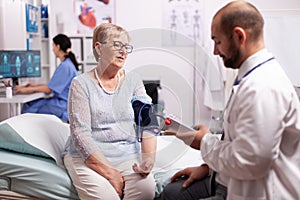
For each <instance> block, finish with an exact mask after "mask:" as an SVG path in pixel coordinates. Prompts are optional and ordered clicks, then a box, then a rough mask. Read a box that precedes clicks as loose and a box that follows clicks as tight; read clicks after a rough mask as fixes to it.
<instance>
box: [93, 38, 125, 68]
mask: <svg viewBox="0 0 300 200" xmlns="http://www.w3.org/2000/svg"><path fill="white" fill-rule="evenodd" d="M98 46H99V50H100V52H99V53H100V57H101V61H100V62H101V63H102V64H104V66H114V67H117V68H122V67H123V65H124V63H125V60H126V58H127V56H128V52H129V53H130V50H131V46H130V45H129V44H128V37H127V36H126V35H125V34H121V35H120V36H118V37H114V38H109V39H108V40H106V41H104V42H103V43H102V44H100V43H99V44H98Z"/></svg>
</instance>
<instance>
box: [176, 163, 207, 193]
mask: <svg viewBox="0 0 300 200" xmlns="http://www.w3.org/2000/svg"><path fill="white" fill-rule="evenodd" d="M208 174H209V168H208V166H207V165H206V164H204V165H201V166H197V167H188V168H185V169H183V170H181V171H179V172H177V173H176V174H174V175H173V176H172V178H171V182H174V181H175V180H176V179H177V178H180V177H183V176H187V177H188V179H187V180H186V181H185V182H184V183H183V184H182V187H183V188H187V187H188V186H190V185H191V184H192V183H193V182H195V181H198V180H201V179H202V178H204V177H206V176H208Z"/></svg>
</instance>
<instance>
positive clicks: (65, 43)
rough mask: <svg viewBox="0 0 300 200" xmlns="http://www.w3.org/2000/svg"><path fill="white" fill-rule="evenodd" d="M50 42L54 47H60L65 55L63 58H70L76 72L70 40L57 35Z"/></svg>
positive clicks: (76, 63) (64, 36)
mask: <svg viewBox="0 0 300 200" xmlns="http://www.w3.org/2000/svg"><path fill="white" fill-rule="evenodd" d="M52 41H53V43H54V44H55V45H59V46H60V49H61V50H62V51H63V52H65V53H66V55H65V58H70V60H71V61H72V63H73V64H74V66H75V68H76V70H77V71H78V70H79V68H78V62H77V60H76V57H75V55H74V53H73V52H72V51H71V47H72V44H71V40H70V38H69V37H68V36H66V35H64V34H57V35H56V36H55V37H54V38H53V39H52Z"/></svg>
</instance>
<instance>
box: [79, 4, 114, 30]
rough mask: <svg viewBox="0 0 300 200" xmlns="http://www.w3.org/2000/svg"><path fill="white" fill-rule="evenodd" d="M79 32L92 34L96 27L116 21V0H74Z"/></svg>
mask: <svg viewBox="0 0 300 200" xmlns="http://www.w3.org/2000/svg"><path fill="white" fill-rule="evenodd" d="M73 10H74V14H75V15H74V16H75V20H76V25H77V33H78V34H84V35H92V33H93V30H94V28H95V27H96V26H97V25H99V24H101V23H104V22H109V23H114V21H115V0H73Z"/></svg>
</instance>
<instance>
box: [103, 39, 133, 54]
mask: <svg viewBox="0 0 300 200" xmlns="http://www.w3.org/2000/svg"><path fill="white" fill-rule="evenodd" d="M101 44H107V42H101ZM113 47H114V49H115V50H118V51H119V50H121V49H123V47H124V48H125V51H126V53H131V52H132V50H133V46H131V45H129V44H123V43H122V42H120V41H113Z"/></svg>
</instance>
